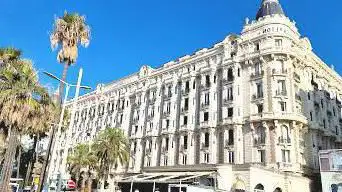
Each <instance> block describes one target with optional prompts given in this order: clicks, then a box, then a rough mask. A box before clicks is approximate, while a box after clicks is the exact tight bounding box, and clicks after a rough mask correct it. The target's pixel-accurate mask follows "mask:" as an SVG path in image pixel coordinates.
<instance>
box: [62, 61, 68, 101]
mask: <svg viewBox="0 0 342 192" xmlns="http://www.w3.org/2000/svg"><path fill="white" fill-rule="evenodd" d="M69 66H70V64H69V62H67V63H65V64H64V69H63V74H62V81H64V82H66V81H65V80H66V77H67V73H68V68H69ZM63 93H64V83H62V82H61V83H60V84H59V102H61V103H62V98H63Z"/></svg>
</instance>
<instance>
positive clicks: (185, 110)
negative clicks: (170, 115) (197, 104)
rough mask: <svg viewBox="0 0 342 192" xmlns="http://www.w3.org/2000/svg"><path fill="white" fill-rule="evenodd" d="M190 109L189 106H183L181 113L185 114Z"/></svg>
mask: <svg viewBox="0 0 342 192" xmlns="http://www.w3.org/2000/svg"><path fill="white" fill-rule="evenodd" d="M188 111H189V108H188V107H182V109H181V114H185V113H187V112H188Z"/></svg>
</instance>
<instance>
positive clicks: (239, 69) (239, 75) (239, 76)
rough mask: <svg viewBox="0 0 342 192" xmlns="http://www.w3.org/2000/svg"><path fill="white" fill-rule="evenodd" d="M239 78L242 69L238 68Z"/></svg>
mask: <svg viewBox="0 0 342 192" xmlns="http://www.w3.org/2000/svg"><path fill="white" fill-rule="evenodd" d="M238 77H240V68H238Z"/></svg>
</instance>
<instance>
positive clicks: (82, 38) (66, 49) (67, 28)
mask: <svg viewBox="0 0 342 192" xmlns="http://www.w3.org/2000/svg"><path fill="white" fill-rule="evenodd" d="M50 42H51V47H52V49H56V48H58V46H59V45H60V49H59V52H58V54H57V61H58V62H59V63H63V64H64V70H63V76H62V80H63V81H65V80H66V76H67V71H68V68H69V67H70V65H72V64H74V63H76V60H77V57H78V46H79V44H81V45H82V46H84V47H87V46H88V45H89V42H90V27H89V26H88V25H87V24H86V21H85V17H84V16H81V15H79V14H78V13H71V14H70V13H67V12H65V13H64V15H63V17H58V18H56V19H55V24H54V29H53V32H52V33H51V35H50ZM63 90H64V84H62V83H61V84H60V87H59V96H60V97H61V96H62V95H63V94H62V93H63Z"/></svg>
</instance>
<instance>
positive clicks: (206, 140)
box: [204, 133, 209, 147]
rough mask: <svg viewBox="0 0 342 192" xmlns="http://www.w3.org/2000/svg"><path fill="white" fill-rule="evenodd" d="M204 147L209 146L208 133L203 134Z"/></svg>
mask: <svg viewBox="0 0 342 192" xmlns="http://www.w3.org/2000/svg"><path fill="white" fill-rule="evenodd" d="M204 147H209V133H205V134H204Z"/></svg>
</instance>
